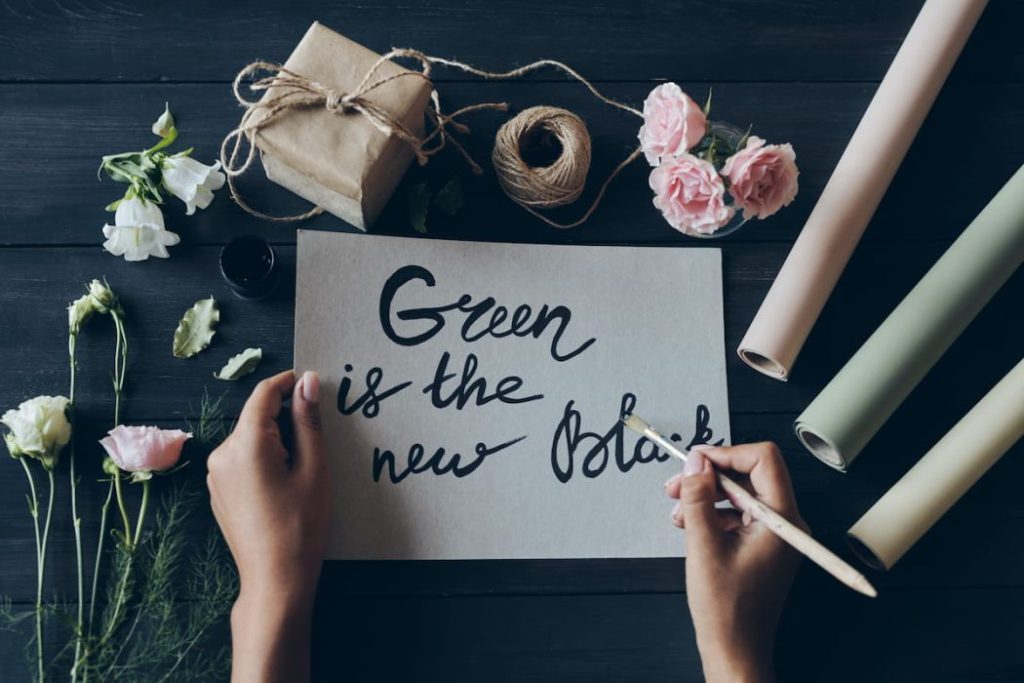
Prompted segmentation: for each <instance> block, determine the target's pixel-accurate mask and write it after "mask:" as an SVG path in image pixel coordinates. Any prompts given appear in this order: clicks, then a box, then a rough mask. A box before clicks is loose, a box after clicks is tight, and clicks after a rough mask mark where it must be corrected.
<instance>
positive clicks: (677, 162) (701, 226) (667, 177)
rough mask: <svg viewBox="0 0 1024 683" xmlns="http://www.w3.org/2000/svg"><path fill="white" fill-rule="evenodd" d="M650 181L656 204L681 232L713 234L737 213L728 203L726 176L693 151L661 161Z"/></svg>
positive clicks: (671, 223) (652, 172)
mask: <svg viewBox="0 0 1024 683" xmlns="http://www.w3.org/2000/svg"><path fill="white" fill-rule="evenodd" d="M649 182H650V184H651V189H652V190H654V205H655V206H656V207H658V209H659V210H660V211H661V214H662V215H663V216H664V217H665V220H666V221H668V223H669V225H671V226H672V227H673V228H675V229H676V230H679V231H680V232H683V233H690V234H692V233H697V234H701V235H710V234H711V233H713V232H715V231H716V230H718V229H719V228H720V227H722V226H723V225H725V224H726V223H728V222H729V221H730V220H731V219H732V217H733V209H732V208H731V207H729V206H726V204H725V183H724V182H723V181H722V177H721V176H720V175H718V173H717V172H716V171H715V167H714V166H712V165H711V164H709V163H708V162H706V161H704V160H703V159H698V158H697V157H695V156H693V155H692V154H684V155H682V156H680V157H678V158H675V159H672V160H669V161H666V162H665V163H663V164H661V165H660V166H658V167H657V168H655V169H654V170H653V171H651V177H650V179H649Z"/></svg>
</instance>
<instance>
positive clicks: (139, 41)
mask: <svg viewBox="0 0 1024 683" xmlns="http://www.w3.org/2000/svg"><path fill="white" fill-rule="evenodd" d="M919 6H920V3H919V2H915V1H914V0H898V1H893V0H860V1H858V2H847V1H845V0H777V1H775V2H771V3H770V4H766V3H764V2H762V0H731V1H730V2H715V1H713V0H694V1H690V2H686V1H681V0H672V1H668V2H666V1H664V0H634V1H632V2H607V3H592V2H587V1H586V0H557V1H555V2H518V1H517V0H460V1H455V0H449V1H448V2H415V1H413V0H406V1H405V2H400V3H390V2H385V1H383V0H369V1H364V2H359V3H325V2H319V1H318V0H300V1H298V2H288V3H282V2H274V0H256V1H251V2H245V3H236V2H217V3H207V2H203V0H182V1H179V2H173V3H170V2H168V3H136V2H129V1H128V0H4V2H3V3H0V17H3V19H4V21H3V22H2V23H0V64H3V65H4V68H3V70H4V75H3V76H4V79H5V80H18V81H25V80H50V81H54V80H56V81H69V80H79V81H90V82H91V81H97V80H100V81H105V80H117V81H183V80H184V81H218V82H223V81H226V80H230V79H231V77H232V76H233V75H234V74H235V72H236V71H237V70H238V69H239V68H241V67H242V66H243V65H244V64H246V63H248V62H250V61H252V60H253V59H255V58H266V59H274V60H278V61H283V60H284V59H285V58H286V57H287V55H288V54H289V53H290V51H291V49H292V47H293V46H294V45H295V43H296V42H297V41H298V39H299V38H300V37H301V36H302V34H303V33H304V32H305V30H306V29H307V28H308V27H309V25H310V23H311V22H313V21H314V20H319V21H321V22H323V23H325V24H326V25H328V26H332V27H334V28H336V29H337V30H339V31H342V32H344V33H345V34H346V35H348V36H350V37H351V38H352V39H353V40H356V41H357V42H360V43H363V44H365V45H367V46H368V47H370V48H371V49H374V50H376V51H378V52H383V51H385V50H387V49H388V48H390V47H392V46H399V47H405V46H410V47H415V48H417V49H420V50H424V51H426V52H428V53H436V54H439V55H442V56H447V57H454V58H457V59H460V60H464V61H468V62H472V63H476V64H479V65H480V66H482V67H484V68H488V67H490V68H507V65H508V63H509V62H510V61H511V62H513V63H517V64H522V63H526V62H529V61H532V60H534V59H539V58H541V57H549V58H552V59H561V60H564V61H566V62H570V63H571V64H573V65H574V66H575V67H576V68H578V69H580V70H581V71H582V72H583V73H584V74H587V75H588V76H589V77H591V78H597V79H604V80H650V79H652V78H669V79H677V80H680V81H686V80H693V79H694V78H700V79H707V80H738V81H784V80H785V81H792V80H796V81H806V80H829V81H849V80H878V79H879V78H881V75H882V74H883V73H884V72H885V69H886V67H887V66H888V64H889V62H890V61H891V60H892V56H893V55H894V54H895V52H896V50H897V49H898V47H899V45H900V42H901V41H902V40H903V36H904V35H905V34H906V32H907V29H908V28H909V27H910V24H911V23H912V22H913V19H914V16H915V15H916V13H917V9H918V7H919ZM1022 21H1024V7H1022V6H1021V4H1020V3H1019V2H1016V0H993V2H992V3H991V7H990V9H989V10H988V12H987V14H986V16H985V17H984V18H983V19H982V24H981V27H980V31H979V32H980V33H981V35H983V36H985V37H986V38H987V39H986V40H974V41H972V42H971V44H970V46H969V47H968V50H967V51H966V53H965V54H964V58H963V60H962V62H963V63H962V65H961V67H960V69H961V71H962V72H963V74H964V76H965V77H969V78H972V79H978V80H990V79H996V80H1004V79H1017V80H1020V79H1021V77H1022V76H1024V58H1022V55H1021V54H1020V52H1019V50H1014V49H1013V47H1012V46H1014V45H1015V44H1016V42H1015V41H1016V38H1017V33H1016V31H1017V29H1018V28H1019V26H1020V25H1021V22H1022ZM446 75H447V74H446ZM456 76H457V75H456ZM449 77H450V76H449Z"/></svg>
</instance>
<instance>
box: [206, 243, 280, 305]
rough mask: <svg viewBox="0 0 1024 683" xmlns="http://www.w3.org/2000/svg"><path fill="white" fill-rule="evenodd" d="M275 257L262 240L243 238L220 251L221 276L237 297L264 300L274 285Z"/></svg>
mask: <svg viewBox="0 0 1024 683" xmlns="http://www.w3.org/2000/svg"><path fill="white" fill-rule="evenodd" d="M276 262H277V254H276V253H275V252H274V248H273V247H272V246H270V243H269V242H267V241H266V240H265V239H263V238H262V237H257V236H255V235H243V236H241V237H236V238H235V239H233V240H231V241H230V242H228V243H227V244H226V245H225V246H224V248H223V249H221V251H220V274H221V275H222V276H223V277H224V281H225V282H227V283H228V286H230V287H231V291H233V292H234V293H235V294H236V295H238V296H239V297H241V298H243V299H254V300H255V299H263V298H266V297H267V296H269V295H270V294H271V292H273V291H274V287H276V286H277V279H278V278H277V268H276Z"/></svg>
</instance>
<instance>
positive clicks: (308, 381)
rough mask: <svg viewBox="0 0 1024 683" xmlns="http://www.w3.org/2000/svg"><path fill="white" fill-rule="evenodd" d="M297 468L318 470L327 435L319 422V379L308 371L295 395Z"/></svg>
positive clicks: (294, 415) (298, 383) (294, 416)
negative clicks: (325, 435)
mask: <svg viewBox="0 0 1024 683" xmlns="http://www.w3.org/2000/svg"><path fill="white" fill-rule="evenodd" d="M292 428H293V430H294V440H295V453H294V454H293V462H294V467H295V469H297V470H299V471H306V472H317V471H319V469H320V467H321V465H322V463H323V459H324V435H323V428H322V426H321V422H320V377H319V376H318V375H317V374H316V373H315V372H310V371H306V372H304V373H303V374H302V379H300V380H299V381H298V382H296V383H295V389H294V391H293V392H292Z"/></svg>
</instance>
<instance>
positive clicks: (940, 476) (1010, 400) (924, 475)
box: [847, 360, 1024, 569]
mask: <svg viewBox="0 0 1024 683" xmlns="http://www.w3.org/2000/svg"><path fill="white" fill-rule="evenodd" d="M1022 435H1024V360H1022V361H1020V362H1019V363H1017V366H1016V367H1014V369H1013V370H1011V371H1010V372H1009V373H1008V374H1007V375H1006V377H1004V378H1003V379H1002V381H1000V382H999V384H997V385H996V386H995V387H994V388H993V389H992V390H991V391H989V392H988V393H987V394H985V397H984V398H983V399H981V400H980V401H979V402H978V404H977V405H976V406H974V408H972V409H971V411H970V412H969V413H967V415H965V416H964V417H963V419H962V420H960V421H959V422H957V423H956V426H955V427H953V429H951V430H949V433H947V434H946V435H945V436H944V437H942V439H941V440H939V442H938V443H937V444H935V445H934V446H933V447H932V449H931V450H930V451H928V453H927V454H926V455H925V456H924V457H923V458H921V460H920V462H918V463H917V464H916V465H914V467H913V468H912V469H911V470H910V471H909V472H907V473H906V475H904V477H903V478H902V479H900V480H899V481H898V482H896V484H895V485H894V486H893V487H892V488H891V489H889V491H888V492H887V493H886V494H885V495H884V496H882V497H881V498H880V499H879V500H878V502H877V503H875V504H874V505H872V506H871V509H870V510H868V511H867V512H866V513H865V514H864V516H863V517H861V518H860V521H858V522H857V523H856V524H854V525H853V527H852V528H851V529H850V531H849V532H847V533H848V535H849V537H850V540H851V542H852V545H853V548H854V550H855V551H856V552H857V554H858V555H860V557H861V559H863V560H864V561H866V562H867V563H868V564H870V565H872V566H873V567H876V568H878V569H892V566H893V565H894V564H896V562H897V561H898V560H899V559H900V558H901V557H903V554H904V553H906V552H907V551H908V550H910V548H911V547H913V545H914V544H915V543H917V542H918V541H919V540H920V539H921V537H922V536H924V534H925V532H927V531H928V530H929V529H931V528H932V526H933V525H934V524H935V522H937V521H939V519H941V518H942V515H944V514H946V512H947V511H948V510H949V508H951V507H953V505H954V504H955V503H956V502H957V501H958V500H960V498H961V497H962V496H963V495H964V494H965V493H967V491H968V490H969V489H970V488H971V487H972V486H974V484H975V482H977V481H978V480H979V479H981V477H982V475H983V474H985V472H987V471H988V470H989V468H990V467H992V465H994V464H996V462H998V461H999V459H1000V458H1001V457H1003V455H1004V454H1005V453H1006V452H1007V451H1008V450H1010V448H1012V447H1013V444H1015V443H1017V441H1019V440H1020V438H1021V436H1022Z"/></svg>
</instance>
